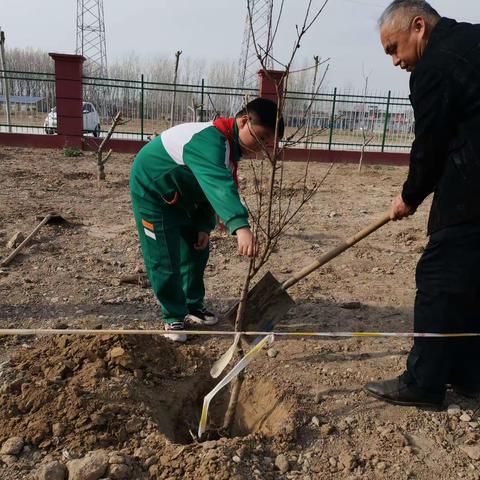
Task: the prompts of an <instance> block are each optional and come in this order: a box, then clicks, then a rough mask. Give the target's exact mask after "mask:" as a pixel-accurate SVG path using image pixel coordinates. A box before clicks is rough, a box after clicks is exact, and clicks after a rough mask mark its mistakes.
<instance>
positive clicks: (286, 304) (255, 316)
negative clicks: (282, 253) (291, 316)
mask: <svg viewBox="0 0 480 480" xmlns="http://www.w3.org/2000/svg"><path fill="white" fill-rule="evenodd" d="M292 305H295V302H294V301H293V300H292V299H291V298H290V295H288V293H287V292H286V291H285V290H284V289H283V288H282V284H281V283H280V282H279V281H278V280H277V279H276V278H275V277H274V276H273V275H272V274H271V273H270V272H267V273H266V274H265V275H264V276H263V277H262V278H261V279H260V280H259V281H258V282H257V284H256V285H255V286H254V287H253V288H252V289H251V290H250V291H249V292H248V298H247V305H246V307H245V317H244V320H243V325H242V330H243V331H246V330H250V331H252V332H267V331H271V330H272V328H273V326H274V325H275V324H276V323H278V322H279V321H280V320H281V319H282V317H283V316H284V315H285V314H286V313H287V312H288V310H289V309H290V307H292ZM237 309H238V304H236V305H234V306H233V307H232V308H231V309H230V310H229V311H228V312H227V313H226V314H225V318H227V319H228V320H230V322H232V324H233V325H234V324H235V319H236V316H237ZM245 340H246V341H247V342H248V343H251V342H252V341H253V340H254V337H246V338H245Z"/></svg>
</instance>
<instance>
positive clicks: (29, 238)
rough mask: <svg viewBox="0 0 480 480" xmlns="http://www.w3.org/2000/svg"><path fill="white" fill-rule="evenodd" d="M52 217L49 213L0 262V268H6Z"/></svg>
mask: <svg viewBox="0 0 480 480" xmlns="http://www.w3.org/2000/svg"><path fill="white" fill-rule="evenodd" d="M52 217H53V215H52V214H51V213H49V214H48V215H47V216H46V217H45V218H44V219H43V220H42V221H41V222H40V223H39V224H38V225H37V226H36V227H35V228H34V229H33V230H32V232H31V233H30V235H28V237H27V238H26V239H25V240H24V241H23V242H22V243H21V244H20V245H19V246H18V247H17V248H16V249H15V250H14V251H13V252H12V253H11V254H10V255H9V256H8V257H7V258H6V259H5V260H2V261H1V262H0V267H6V266H7V265H8V264H9V263H10V262H11V261H12V260H13V259H14V258H15V257H16V256H17V255H18V253H19V252H20V251H21V250H22V249H23V247H24V246H25V245H26V244H27V243H28V242H29V241H30V240H31V239H32V238H33V236H34V235H35V234H36V233H37V232H38V231H39V230H40V228H41V227H43V225H45V224H46V223H47V222H48V221H49V220H50V219H51V218H52Z"/></svg>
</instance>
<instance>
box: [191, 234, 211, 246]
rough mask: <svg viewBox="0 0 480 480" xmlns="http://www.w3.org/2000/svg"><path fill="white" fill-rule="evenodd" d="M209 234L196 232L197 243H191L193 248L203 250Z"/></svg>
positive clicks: (206, 244)
mask: <svg viewBox="0 0 480 480" xmlns="http://www.w3.org/2000/svg"><path fill="white" fill-rule="evenodd" d="M209 240H210V235H209V234H208V233H207V232H198V237H197V243H195V244H194V245H193V248H194V249H195V250H205V249H206V248H207V247H208V241H209Z"/></svg>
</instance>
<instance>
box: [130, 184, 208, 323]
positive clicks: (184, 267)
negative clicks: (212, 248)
mask: <svg viewBox="0 0 480 480" xmlns="http://www.w3.org/2000/svg"><path fill="white" fill-rule="evenodd" d="M132 207H133V214H134V216H135V221H136V224H137V229H138V236H139V239H140V246H141V248H142V253H143V259H144V262H145V268H146V271H147V275H148V278H149V280H150V283H151V285H152V289H153V291H154V293H155V296H156V297H157V299H158V301H159V302H160V306H161V309H162V316H163V321H164V322H165V323H173V322H175V321H183V319H184V317H185V315H186V314H187V313H189V311H192V310H195V309H196V308H199V307H201V306H203V299H204V296H205V286H204V282H203V275H204V271H205V267H206V265H207V261H208V255H209V248H208V247H207V248H206V249H205V250H195V249H194V247H193V246H194V244H195V243H196V242H197V235H198V230H197V228H196V227H195V225H194V224H193V221H192V219H191V217H190V216H189V215H188V214H187V213H186V212H184V211H182V210H181V209H179V208H175V207H168V206H165V207H158V206H156V205H155V206H154V205H152V204H151V203H150V202H145V201H144V200H143V199H142V198H139V197H137V196H136V195H135V194H133V193H132Z"/></svg>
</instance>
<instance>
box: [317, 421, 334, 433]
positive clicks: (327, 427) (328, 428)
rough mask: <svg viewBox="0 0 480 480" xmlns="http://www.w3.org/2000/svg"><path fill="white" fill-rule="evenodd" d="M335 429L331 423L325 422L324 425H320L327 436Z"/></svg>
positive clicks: (321, 430) (321, 431)
mask: <svg viewBox="0 0 480 480" xmlns="http://www.w3.org/2000/svg"><path fill="white" fill-rule="evenodd" d="M333 431H334V428H333V426H332V425H330V424H329V423H325V424H324V425H322V426H321V427H320V433H321V434H322V435H325V436H327V435H331V434H332V433H333Z"/></svg>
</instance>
